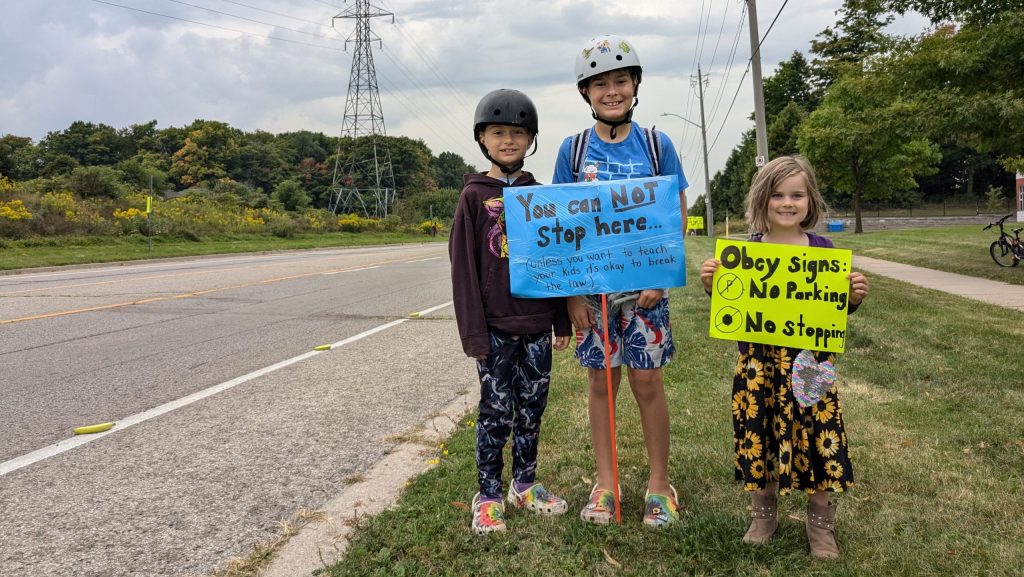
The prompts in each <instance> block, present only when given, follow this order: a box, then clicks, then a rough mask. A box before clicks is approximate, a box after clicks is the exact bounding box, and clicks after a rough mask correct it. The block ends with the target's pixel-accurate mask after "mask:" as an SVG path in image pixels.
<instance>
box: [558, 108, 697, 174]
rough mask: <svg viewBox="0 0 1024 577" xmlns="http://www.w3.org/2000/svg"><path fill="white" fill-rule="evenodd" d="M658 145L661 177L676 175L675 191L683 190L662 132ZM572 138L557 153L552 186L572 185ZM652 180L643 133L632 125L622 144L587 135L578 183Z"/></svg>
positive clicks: (678, 169)
mask: <svg viewBox="0 0 1024 577" xmlns="http://www.w3.org/2000/svg"><path fill="white" fill-rule="evenodd" d="M658 137H659V140H660V141H661V175H662V176H668V175H671V174H674V175H676V178H678V179H679V190H685V189H686V188H687V187H688V186H689V183H687V182H686V175H684V174H683V167H682V165H680V164H679V157H678V156H677V155H676V149H675V147H674V146H673V145H672V141H671V140H669V138H668V136H667V135H666V134H665V133H664V132H660V131H659V133H658ZM572 138H573V137H572V136H569V137H567V138H566V139H565V140H564V141H563V142H562V146H560V147H559V149H558V162H557V163H556V164H555V175H554V177H553V178H552V179H551V183H552V184H564V183H567V182H573V178H572V168H573V167H572V162H571V159H572ZM648 176H656V175H655V174H654V170H653V168H652V167H651V160H650V158H649V157H648V154H647V143H646V142H645V141H644V131H643V129H642V128H640V125H639V124H637V123H636V122H634V123H632V128H631V129H630V131H629V136H628V137H627V138H626V140H623V141H622V142H615V143H609V142H605V141H603V140H601V138H600V137H599V136H597V133H596V132H591V135H590V143H589V145H588V146H587V153H586V157H585V160H584V161H583V167H582V169H580V175H579V182H587V181H591V180H623V179H633V178H646V177H648Z"/></svg>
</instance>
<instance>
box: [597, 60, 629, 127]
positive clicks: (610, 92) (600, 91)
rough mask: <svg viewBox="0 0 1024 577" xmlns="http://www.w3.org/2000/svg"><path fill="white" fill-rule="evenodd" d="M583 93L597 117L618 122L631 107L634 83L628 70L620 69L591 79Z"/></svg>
mask: <svg viewBox="0 0 1024 577" xmlns="http://www.w3.org/2000/svg"><path fill="white" fill-rule="evenodd" d="M584 91H585V93H586V95H587V97H588V98H590V105H591V106H592V107H594V111H595V112H597V115H598V116H600V117H601V118H607V119H608V120H619V119H622V118H625V117H626V113H627V112H629V108H630V107H631V106H632V105H633V96H634V95H636V81H634V80H633V75H632V74H630V73H629V70H627V69H625V68H620V69H618V70H612V71H610V72H605V73H604V74H600V75H598V76H595V77H593V78H591V79H590V82H589V83H588V84H587V87H586V88H584Z"/></svg>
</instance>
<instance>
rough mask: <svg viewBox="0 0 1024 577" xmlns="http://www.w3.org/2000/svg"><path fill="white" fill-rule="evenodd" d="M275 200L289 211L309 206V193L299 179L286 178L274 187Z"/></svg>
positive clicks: (272, 196) (273, 197) (273, 196)
mask: <svg viewBox="0 0 1024 577" xmlns="http://www.w3.org/2000/svg"><path fill="white" fill-rule="evenodd" d="M271 198H272V199H273V200H274V202H278V203H280V204H281V206H282V207H284V209H285V210H287V211H292V212H293V211H296V210H303V209H306V208H309V195H308V194H306V191H305V190H303V188H302V185H301V184H299V181H297V180H286V181H284V182H282V183H281V184H278V185H277V186H276V187H275V188H274V194H272V195H271Z"/></svg>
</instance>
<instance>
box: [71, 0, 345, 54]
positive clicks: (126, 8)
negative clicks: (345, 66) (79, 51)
mask: <svg viewBox="0 0 1024 577" xmlns="http://www.w3.org/2000/svg"><path fill="white" fill-rule="evenodd" d="M91 1H92V2H95V3H97V4H106V5H107V6H114V7H116V8H124V9H125V10H132V11H134V12H141V13H143V14H149V15H151V16H159V17H161V18H168V19H171V20H177V21H179V22H188V23H189V24H195V25H197V26H205V27H207V28H215V29H217V30H225V31H227V32H234V33H236V34H242V35H244V36H252V37H254V38H263V39H265V40H277V41H279V42H288V43H289V44H298V45H300V46H310V47H312V48H320V49H323V50H333V51H335V52H344V50H343V49H341V48H334V47H332V46H323V45H321V44H311V43H309V42H301V41H299V40H290V39H288V38H281V37H279V36H267V35H264V34H256V33H254V32H246V31H245V30H238V29H236V28H228V27H227V26H218V25H216V24H208V23H206V22H198V21H196V20H189V19H187V18H179V17H177V16H171V15H169V14H161V13H159V12H151V11H149V10H143V9H141V8H135V7H132V6H125V5H123V4H115V3H114V2H107V1H106V0H91Z"/></svg>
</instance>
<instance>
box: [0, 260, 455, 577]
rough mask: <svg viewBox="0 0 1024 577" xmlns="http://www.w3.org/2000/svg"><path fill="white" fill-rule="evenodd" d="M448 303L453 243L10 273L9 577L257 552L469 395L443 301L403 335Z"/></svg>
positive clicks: (1, 351)
mask: <svg viewBox="0 0 1024 577" xmlns="http://www.w3.org/2000/svg"><path fill="white" fill-rule="evenodd" d="M450 300H451V286H450V278H449V267H448V259H447V254H446V250H445V247H444V246H443V245H416V246H401V247H379V248H377V247H374V248H358V249H343V250H342V249H339V250H320V251H304V252H287V253H272V254H265V255H234V256H223V257H209V258H197V259H188V260H175V261H157V262H146V263H137V264H126V265H121V266H116V265H115V266H102V267H87V268H67V269H59V270H54V271H47V272H28V271H26V272H23V273H21V274H8V275H2V276H0V383H2V386H0V511H2V512H3V514H2V515H0V575H19V576H26V577H30V576H35V575H40V576H42V575H46V576H54V575H69V576H70V575H74V576H92V575H96V576H99V575H103V576H117V575H152V576H163V575H175V576H177V575H206V574H209V573H210V572H212V571H213V570H215V569H216V568H218V567H220V566H222V565H223V563H224V562H225V561H227V560H228V559H229V558H231V557H234V556H244V555H246V554H247V552H248V551H249V550H250V549H251V547H252V545H253V544H254V543H262V542H266V541H268V540H270V539H271V538H273V536H274V535H275V534H276V533H277V532H278V530H279V522H280V521H282V520H284V519H287V518H289V517H291V516H292V515H293V514H295V513H296V512H297V511H299V510H300V509H304V508H305V509H317V508H318V506H319V505H321V504H323V503H324V502H325V501H327V500H329V499H330V498H331V497H332V496H334V495H335V494H337V493H338V492H339V491H340V490H341V489H342V488H343V487H344V486H345V483H346V479H348V478H350V477H352V476H353V475H358V474H359V473H360V472H361V471H364V470H366V468H367V467H368V466H369V465H371V464H372V463H374V462H376V461H377V460H379V459H380V458H382V457H383V456H384V455H385V454H387V452H388V451H389V449H391V448H392V447H394V446H395V444H396V443H397V439H396V438H395V435H398V434H401V433H403V432H406V431H408V430H409V429H410V428H411V427H414V426H415V425H416V424H418V423H420V422H422V421H423V420H424V418H425V417H426V416H427V415H429V414H431V413H432V412H433V411H435V410H436V409H438V408H440V407H443V406H444V405H446V404H448V403H449V402H450V401H451V400H452V399H453V398H455V397H456V396H457V395H458V393H460V392H461V391H464V390H466V389H467V388H469V387H472V386H475V377H474V375H473V369H472V364H471V362H469V361H468V359H466V358H465V357H464V356H463V355H462V352H461V349H460V347H459V343H458V336H457V333H456V331H455V327H454V322H453V321H452V318H453V312H452V309H451V307H450V306H442V307H441V308H438V309H437V310H436V311H435V312H432V313H430V314H426V315H423V316H422V317H421V318H417V319H410V320H405V321H401V320H399V319H409V313H411V312H414V311H425V310H428V309H432V308H434V307H438V306H439V305H444V304H445V303H447V302H449V301H450ZM396 320H398V322H397V323H396V322H395V321H396ZM373 330H377V332H373V333H371V334H367V333H368V331H373ZM352 337H358V338H357V339H355V340H352V341H351V342H347V341H346V339H350V338H352ZM343 341H345V342H344V344H340V343H342V342H343ZM326 343H339V344H337V345H336V346H335V347H334V348H333V349H332V350H329V351H324V352H312V349H313V347H314V346H317V345H321V344H326ZM303 355H306V357H305V358H299V359H296V357H303ZM288 360H293V361H295V362H293V363H292V364H289V365H288V366H285V367H283V368H279V369H277V370H273V371H271V372H266V371H265V369H266V368H267V367H271V366H273V365H275V364H276V363H280V362H281V361H288ZM243 376H244V377H245V378H242V379H240V378H239V377H243ZM218 385H222V387H221V388H225V389H226V390H223V391H222V392H218V393H216V394H212V395H210V396H206V397H204V398H201V399H200V400H198V401H195V402H192V403H191V404H187V405H185V406H181V407H178V408H174V409H173V410H169V409H168V408H167V407H168V403H174V402H175V401H178V400H181V399H187V398H188V397H189V395H200V396H201V395H204V394H206V393H209V392H210V391H211V388H212V387H216V386H218ZM160 407H163V409H161V410H162V411H165V412H162V414H159V415H158V416H155V417H153V418H148V419H147V418H146V413H145V412H146V411H151V410H153V409H154V408H160ZM140 415H141V417H140ZM133 418H134V419H135V420H136V421H139V422H138V424H134V425H131V426H130V427H127V428H122V429H120V430H119V429H118V427H115V428H114V430H113V432H111V433H108V434H106V435H104V436H102V437H100V438H96V439H95V440H94V441H92V442H89V443H87V444H84V445H81V446H77V447H74V448H71V449H69V450H67V451H65V452H58V451H56V450H53V449H54V447H61V446H64V445H65V444H66V443H67V442H68V440H69V438H70V437H72V429H73V428H74V427H76V426H81V425H87V424H93V423H99V422H104V421H117V422H118V423H119V424H122V423H129V422H132V419H133ZM78 439H81V437H78ZM39 450H43V451H44V453H43V454H42V455H43V456H38V455H40V453H37V451H39ZM48 450H49V451H50V452H51V453H55V454H52V455H50V454H48V453H46V451H48ZM32 455H37V457H34V458H33V459H32V460H31V463H30V464H25V459H26V458H27V457H31V456H32ZM12 464H15V465H12ZM5 467H6V469H7V471H6V472H4V471H5ZM14 467H17V468H14ZM12 468H13V470H12Z"/></svg>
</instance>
